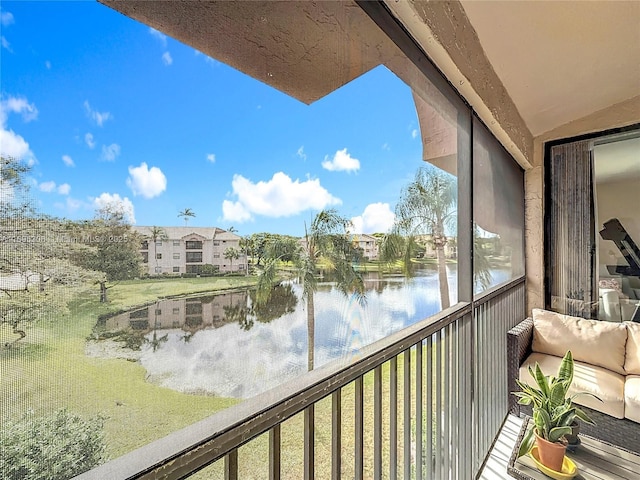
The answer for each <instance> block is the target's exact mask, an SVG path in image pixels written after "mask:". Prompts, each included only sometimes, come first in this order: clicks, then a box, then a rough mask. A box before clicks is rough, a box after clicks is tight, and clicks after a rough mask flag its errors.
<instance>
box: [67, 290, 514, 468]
mask: <svg viewBox="0 0 640 480" xmlns="http://www.w3.org/2000/svg"><path fill="white" fill-rule="evenodd" d="M524 304H525V288H524V278H519V279H517V280H514V281H512V282H510V283H508V284H506V285H503V286H501V287H498V288H496V289H494V290H492V291H489V292H486V293H485V294H483V295H482V296H481V297H480V298H477V299H476V300H475V301H474V302H473V304H470V303H460V304H458V305H456V306H455V307H452V308H449V309H447V310H445V311H443V312H440V313H439V314H437V315H435V316H434V317H431V318H429V319H427V320H424V321H422V322H420V323H418V324H415V325H412V326H411V327H408V328H406V329H404V330H402V331H401V332H397V333H396V334H394V335H391V336H389V337H386V338H384V339H382V340H380V341H379V342H376V343H375V344H373V345H370V346H368V347H366V348H364V349H363V351H362V352H361V355H360V358H359V360H357V361H355V362H353V363H351V364H348V365H345V364H341V363H339V362H334V363H332V364H330V365H327V366H324V367H322V368H319V369H317V370H313V371H311V372H308V373H307V374H305V375H303V376H302V377H300V378H298V379H295V380H293V381H291V382H288V383H286V384H284V385H281V386H280V387H277V388H276V389H273V390H271V391H269V392H266V393H264V394H261V395H259V396H257V397H254V398H251V399H249V400H246V401H244V402H242V403H240V404H238V405H236V406H234V407H231V408H229V409H226V410H224V411H221V412H219V413H217V414H215V415H212V416H211V417H209V418H207V419H205V420H203V421H201V422H198V423H196V424H194V425H191V426H189V427H187V428H185V429H183V430H180V431H177V432H174V433H172V434H170V435H169V436H167V437H165V438H163V439H160V440H158V441H155V442H153V443H151V444H149V445H146V446H144V447H142V448H140V449H138V450H136V451H133V452H131V453H129V454H127V455H124V456H123V457H120V458H118V459H116V460H113V461H111V462H108V463H106V464H105V465H102V466H100V467H98V468H96V469H94V470H91V471H89V472H87V473H85V474H83V475H81V476H80V477H79V478H81V479H83V480H87V479H100V480H102V479H105V478H109V479H139V478H140V479H142V478H145V479H146V478H149V479H151V478H154V479H157V478H170V479H173V478H186V477H189V476H191V475H192V474H193V473H195V472H198V471H199V470H200V469H202V468H204V467H207V466H208V465H211V464H217V465H218V468H219V466H220V465H222V471H223V472H220V471H218V473H219V474H220V475H222V473H223V474H224V478H225V479H237V478H243V479H244V478H249V477H250V476H252V475H255V477H254V478H265V477H268V478H270V479H273V480H277V479H280V478H288V477H291V475H289V474H288V473H287V472H284V471H283V466H282V465H283V458H288V455H289V453H290V452H289V451H287V450H288V449H291V448H298V445H301V448H302V451H303V455H302V456H301V457H302V458H301V459H300V463H301V464H302V465H301V468H302V472H303V473H302V476H303V477H304V478H305V479H313V478H315V477H316V473H318V474H321V475H318V476H322V477H323V478H326V477H328V476H329V475H330V476H331V478H332V479H339V478H341V477H342V476H343V475H344V476H345V477H348V478H356V479H362V478H374V479H381V478H389V479H392V480H393V479H397V478H405V479H408V478H415V479H418V480H421V479H424V480H427V479H429V480H431V479H447V480H457V479H460V480H468V479H470V478H473V477H474V476H476V475H477V473H478V472H479V470H480V468H481V466H482V463H483V460H484V458H485V456H486V454H487V452H488V450H489V448H490V446H491V444H492V442H493V440H494V438H495V436H496V434H497V432H498V431H499V429H500V426H501V424H502V422H503V420H504V418H505V416H506V414H507V396H508V392H507V378H506V333H507V331H508V330H509V329H510V328H511V327H512V326H514V325H516V324H517V323H519V322H520V321H521V320H523V319H524V317H525V306H524ZM351 389H353V391H352V390H351ZM347 397H348V399H349V400H348V401H347ZM351 399H352V400H353V401H351ZM323 400H326V401H327V402H328V401H329V400H330V407H326V405H325V404H326V403H327V402H324V403H322V408H320V402H321V401H323ZM325 407H326V408H325ZM299 413H300V414H302V416H303V422H302V427H301V428H299V429H298V431H297V432H294V433H293V434H294V435H297V438H298V439H299V441H298V442H293V443H292V442H291V441H287V442H284V441H283V436H284V435H283V428H282V426H283V424H285V422H286V421H287V420H288V419H291V418H292V417H294V416H295V415H297V414H299ZM370 418H372V422H368V421H366V420H369V419H370ZM345 419H349V420H350V421H349V422H348V423H349V429H348V432H347V429H344V428H343V426H344V425H343V423H344V422H345ZM371 423H372V425H371ZM365 424H367V425H365ZM351 425H353V427H351ZM320 430H322V431H323V432H328V434H327V435H325V434H324V433H323V435H322V436H323V438H325V439H326V438H327V437H330V439H329V440H328V442H330V448H328V449H325V450H327V452H328V451H330V452H331V454H330V455H331V458H330V462H327V461H326V460H327V459H326V458H322V459H321V460H322V461H321V462H320V461H319V458H320V455H322V454H319V453H317V452H316V445H319V438H318V437H319V436H320V434H317V431H320ZM352 431H353V433H352V435H353V436H352V437H351V436H350V435H349V436H348V435H347V433H349V434H351V432H352ZM263 434H264V435H265V436H266V437H267V445H268V447H267V450H268V458H265V461H264V462H263V464H262V465H255V464H254V465H249V466H247V465H243V463H242V457H241V456H239V455H238V452H239V449H240V447H241V446H243V445H245V444H247V443H248V442H250V441H252V440H254V439H256V438H258V437H261V436H262V435H263ZM288 434H292V433H291V432H290V431H289V432H288ZM371 437H373V441H372V442H370V441H369V440H370V438H371ZM292 445H294V447H292ZM327 463H329V466H327ZM320 464H321V467H320ZM318 468H322V472H320V471H318V472H317V471H316V470H318ZM248 472H251V474H252V475H250V474H249V473H248ZM345 472H348V474H347V473H345ZM207 478H215V475H208V476H207ZM291 478H296V477H295V476H293V477H291ZM298 478H299V477H298Z"/></svg>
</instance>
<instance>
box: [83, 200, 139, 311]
mask: <svg viewBox="0 0 640 480" xmlns="http://www.w3.org/2000/svg"><path fill="white" fill-rule="evenodd" d="M78 229H79V232H78V233H77V237H78V238H80V239H81V241H82V243H83V244H84V245H85V246H87V247H88V248H87V249H86V250H84V251H80V252H77V254H76V255H74V261H75V263H76V264H78V265H80V266H82V267H83V268H87V269H90V270H94V271H98V272H102V273H103V274H104V278H103V279H101V280H100V281H99V282H98V283H99V284H100V300H101V301H102V302H106V301H107V289H108V288H109V287H107V282H117V281H120V280H130V279H133V278H138V277H139V276H140V274H141V273H142V255H141V254H140V242H141V237H140V235H138V234H137V233H136V232H134V231H133V229H132V228H131V225H129V223H127V221H126V219H125V212H124V211H123V210H122V208H121V207H120V206H119V205H118V204H110V205H106V206H104V207H102V208H99V209H98V210H96V213H95V216H94V218H93V220H88V221H85V222H82V223H80V224H79V225H78Z"/></svg>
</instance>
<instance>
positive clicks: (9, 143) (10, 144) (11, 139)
mask: <svg viewBox="0 0 640 480" xmlns="http://www.w3.org/2000/svg"><path fill="white" fill-rule="evenodd" d="M0 154H2V155H3V156H6V157H13V158H17V159H23V158H28V157H33V153H32V152H31V150H30V149H29V144H28V143H27V141H26V140H25V139H24V138H22V137H21V136H20V135H18V134H17V133H15V132H14V131H13V130H5V129H4V128H3V129H2V130H0Z"/></svg>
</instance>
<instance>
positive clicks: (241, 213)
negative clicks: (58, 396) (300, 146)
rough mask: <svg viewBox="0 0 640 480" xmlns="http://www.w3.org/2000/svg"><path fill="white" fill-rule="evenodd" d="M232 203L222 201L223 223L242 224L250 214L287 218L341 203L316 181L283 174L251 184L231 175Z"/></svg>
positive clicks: (230, 201) (249, 218)
mask: <svg viewBox="0 0 640 480" xmlns="http://www.w3.org/2000/svg"><path fill="white" fill-rule="evenodd" d="M231 185H232V187H233V193H232V195H235V196H236V197H237V200H236V201H232V200H225V201H224V202H222V213H223V219H224V220H225V221H232V222H244V221H247V220H251V219H252V218H253V216H254V215H264V216H265V217H288V216H291V215H297V214H298V213H301V212H303V211H305V210H322V209H323V208H325V207H327V206H330V205H340V204H341V203H342V201H341V200H340V199H339V198H336V197H334V196H333V195H331V194H330V193H329V192H328V191H327V190H326V189H325V188H324V187H322V186H321V185H320V181H319V180H318V179H315V180H311V179H309V180H306V181H304V182H301V181H300V180H295V181H294V180H291V178H290V177H289V176H287V175H286V174H284V173H283V172H278V173H275V174H274V175H273V177H272V178H271V180H269V181H267V182H263V181H260V182H258V183H253V182H251V180H249V179H246V178H244V177H243V176H242V175H237V174H236V175H234V176H233V181H232V182H231Z"/></svg>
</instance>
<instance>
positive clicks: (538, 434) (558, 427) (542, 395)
mask: <svg viewBox="0 0 640 480" xmlns="http://www.w3.org/2000/svg"><path fill="white" fill-rule="evenodd" d="M529 374H530V375H531V376H532V377H533V378H534V380H535V383H536V384H537V388H535V387H532V386H530V385H527V384H526V383H524V382H521V381H520V380H516V382H517V384H518V386H519V387H520V389H521V391H520V392H513V394H514V395H515V396H517V397H518V403H519V404H520V405H531V407H532V410H533V423H534V428H533V429H531V430H529V431H528V432H527V435H526V436H525V437H524V438H523V440H522V443H521V445H520V451H519V455H525V454H527V453H529V451H530V450H531V448H532V447H533V444H534V439H535V442H536V445H537V446H538V454H539V457H540V462H541V463H542V464H543V465H544V466H546V467H548V468H550V469H551V470H555V471H557V472H559V471H561V470H562V462H563V459H564V454H565V450H566V443H567V441H566V438H565V436H566V435H570V434H571V433H572V424H573V423H574V421H575V420H577V419H579V420H582V421H583V422H587V423H589V424H591V425H594V422H593V420H591V418H589V416H588V415H587V414H586V413H585V412H584V411H583V410H581V409H580V408H578V407H576V406H575V405H574V404H573V399H574V398H575V397H576V396H577V395H592V396H593V397H595V398H598V397H596V396H595V395H593V394H590V393H585V392H581V393H577V394H575V395H572V396H571V397H567V391H568V390H569V387H570V385H571V382H572V381H573V357H572V355H571V351H568V352H567V353H566V354H565V356H564V357H563V359H562V362H561V363H560V367H559V368H558V373H557V376H555V377H554V376H548V375H544V374H543V373H542V370H541V369H540V365H538V364H537V363H536V365H535V368H531V366H529ZM598 400H600V399H599V398H598Z"/></svg>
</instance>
